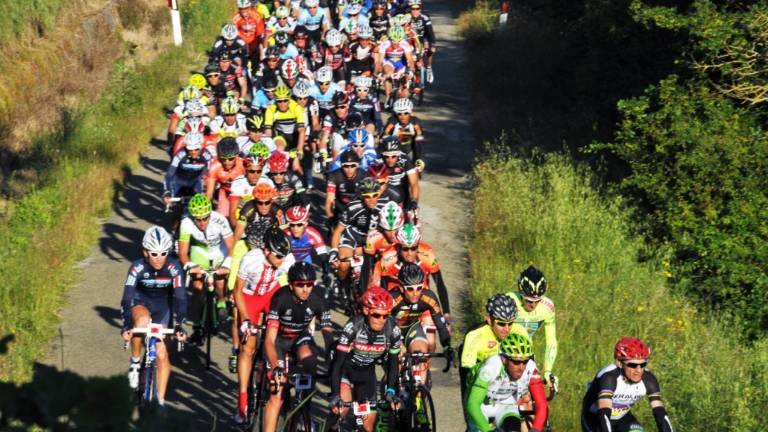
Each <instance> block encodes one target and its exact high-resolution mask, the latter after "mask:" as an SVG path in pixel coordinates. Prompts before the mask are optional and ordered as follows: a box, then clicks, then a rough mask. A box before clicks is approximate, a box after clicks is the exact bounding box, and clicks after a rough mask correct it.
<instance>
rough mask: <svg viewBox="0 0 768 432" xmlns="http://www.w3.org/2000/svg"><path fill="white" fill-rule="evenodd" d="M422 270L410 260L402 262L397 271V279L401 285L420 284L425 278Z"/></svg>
mask: <svg viewBox="0 0 768 432" xmlns="http://www.w3.org/2000/svg"><path fill="white" fill-rule="evenodd" d="M425 276H426V275H425V274H424V270H422V269H421V267H419V265H418V264H414V263H412V262H406V263H403V266H402V267H400V271H399V272H397V280H398V281H400V285H402V286H410V285H421V284H423V283H424V280H425V279H426V277H425Z"/></svg>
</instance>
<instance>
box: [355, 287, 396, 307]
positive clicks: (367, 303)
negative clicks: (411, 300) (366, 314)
mask: <svg viewBox="0 0 768 432" xmlns="http://www.w3.org/2000/svg"><path fill="white" fill-rule="evenodd" d="M361 303H362V304H363V306H364V307H366V308H368V309H383V310H387V311H388V310H392V307H394V305H395V301H394V300H392V295H391V294H390V293H389V291H387V290H385V289H384V288H382V287H380V286H376V285H374V286H372V287H370V288H368V289H367V290H366V291H365V292H364V293H363V298H362V299H361Z"/></svg>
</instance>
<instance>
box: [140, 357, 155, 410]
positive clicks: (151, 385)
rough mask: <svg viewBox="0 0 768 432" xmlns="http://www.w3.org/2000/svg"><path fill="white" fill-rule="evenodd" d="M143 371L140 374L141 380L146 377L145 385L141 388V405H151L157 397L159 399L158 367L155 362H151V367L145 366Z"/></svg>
mask: <svg viewBox="0 0 768 432" xmlns="http://www.w3.org/2000/svg"><path fill="white" fill-rule="evenodd" d="M142 372H143V373H141V374H140V375H139V380H140V381H141V377H142V376H143V377H144V380H143V381H144V382H143V385H140V386H139V388H140V389H142V390H141V399H140V401H141V406H145V407H146V406H149V405H150V404H151V403H152V402H153V401H154V400H155V399H157V368H156V367H155V363H154V362H152V363H150V366H149V367H146V366H144V367H143V371H142Z"/></svg>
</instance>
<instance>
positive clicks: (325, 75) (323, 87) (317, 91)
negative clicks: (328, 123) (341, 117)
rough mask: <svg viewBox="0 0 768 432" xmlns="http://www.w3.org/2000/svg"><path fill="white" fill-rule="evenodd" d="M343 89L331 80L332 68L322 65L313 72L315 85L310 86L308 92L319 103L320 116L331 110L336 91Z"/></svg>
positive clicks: (322, 116) (322, 117)
mask: <svg viewBox="0 0 768 432" xmlns="http://www.w3.org/2000/svg"><path fill="white" fill-rule="evenodd" d="M342 91H343V90H342V89H341V88H340V87H339V86H338V85H337V84H336V83H335V82H333V70H332V69H331V68H330V67H328V66H323V67H321V68H320V69H318V70H317V72H316V73H315V86H314V87H312V89H311V90H310V92H309V94H310V95H311V96H312V97H313V98H315V100H316V101H317V104H318V105H320V118H321V119H324V118H325V116H327V115H328V114H330V113H331V112H332V111H333V98H334V95H335V94H336V93H339V92H342Z"/></svg>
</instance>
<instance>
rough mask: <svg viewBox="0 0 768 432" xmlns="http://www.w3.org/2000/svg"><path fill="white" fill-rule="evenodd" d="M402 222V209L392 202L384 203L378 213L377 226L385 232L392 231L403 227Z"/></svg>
mask: <svg viewBox="0 0 768 432" xmlns="http://www.w3.org/2000/svg"><path fill="white" fill-rule="evenodd" d="M403 222H405V216H403V209H402V208H400V206H399V205H397V203H396V202H394V201H390V202H388V203H386V204H385V205H384V208H383V209H381V213H379V226H380V227H381V229H383V230H385V231H394V230H396V229H398V228H400V227H401V226H403Z"/></svg>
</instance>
